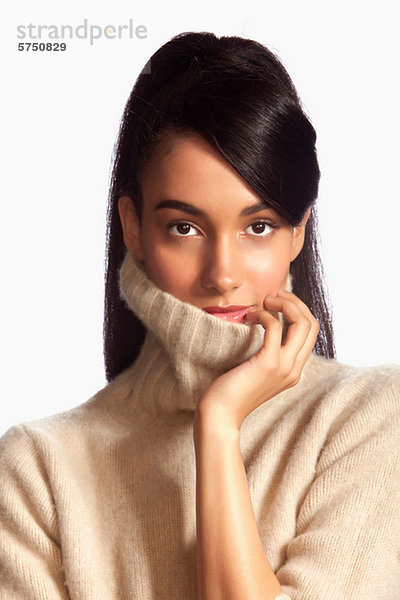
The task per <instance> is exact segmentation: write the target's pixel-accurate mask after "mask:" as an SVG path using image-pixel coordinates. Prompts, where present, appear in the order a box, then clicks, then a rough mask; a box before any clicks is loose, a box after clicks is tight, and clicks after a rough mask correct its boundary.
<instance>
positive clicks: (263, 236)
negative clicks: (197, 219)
mask: <svg viewBox="0 0 400 600" xmlns="http://www.w3.org/2000/svg"><path fill="white" fill-rule="evenodd" d="M260 223H262V224H264V225H267V226H268V227H270V228H271V229H272V230H274V229H277V227H278V226H277V225H276V224H275V223H273V222H272V221H269V220H268V219H258V220H257V221H254V223H250V225H248V226H247V227H246V229H248V228H249V227H254V225H258V224H260ZM177 225H189V226H190V227H192V228H193V229H197V227H195V225H192V223H190V222H189V221H173V222H172V223H169V225H167V227H166V229H167V231H168V232H169V233H172V232H171V230H172V228H173V227H175V226H177ZM271 233H272V231H269V232H268V233H263V234H260V235H257V234H250V235H252V237H256V238H261V239H264V238H267V237H268V236H270V235H271ZM172 235H174V236H175V237H179V238H184V237H193V236H192V235H184V234H176V233H172Z"/></svg>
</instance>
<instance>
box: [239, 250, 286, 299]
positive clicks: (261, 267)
mask: <svg viewBox="0 0 400 600" xmlns="http://www.w3.org/2000/svg"><path fill="white" fill-rule="evenodd" d="M254 258H255V259H254V260H253V261H251V264H248V271H247V272H248V273H249V274H250V275H249V277H250V278H251V279H252V282H253V286H254V288H255V289H257V291H258V293H259V296H260V297H261V296H263V297H264V296H267V295H274V294H276V293H277V292H278V291H279V290H283V289H286V282H287V276H288V273H289V268H290V253H289V252H282V249H281V250H280V251H277V252H269V253H268V254H265V255H264V256H263V257H260V256H259V257H254Z"/></svg>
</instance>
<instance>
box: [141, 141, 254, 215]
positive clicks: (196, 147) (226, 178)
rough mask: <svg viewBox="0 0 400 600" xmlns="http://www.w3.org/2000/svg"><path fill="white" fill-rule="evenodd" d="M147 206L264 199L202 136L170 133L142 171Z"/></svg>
mask: <svg viewBox="0 0 400 600" xmlns="http://www.w3.org/2000/svg"><path fill="white" fill-rule="evenodd" d="M141 183H142V195H143V202H144V207H145V206H146V205H147V206H149V205H150V206H151V205H154V204H155V203H156V202H158V201H160V200H163V199H176V200H181V201H185V202H191V203H195V204H197V205H199V206H200V207H204V208H207V207H208V208H209V209H210V208H211V207H214V208H217V207H220V208H223V207H225V208H227V207H231V208H233V206H234V205H237V206H238V208H241V209H242V208H243V207H244V206H246V205H248V204H252V203H254V202H260V200H261V199H260V197H259V196H258V195H257V194H256V193H255V192H254V190H252V188H251V187H250V186H249V184H248V183H247V182H246V181H245V179H244V178H243V177H241V176H240V175H239V173H237V171H235V169H234V168H233V167H232V165H230V164H229V162H228V161H227V160H226V159H225V158H224V157H223V156H222V154H221V153H220V152H219V151H218V150H217V149H216V148H215V147H214V146H212V145H211V144H210V143H209V142H207V141H206V140H205V139H204V138H203V137H202V136H201V135H199V134H197V133H192V132H187V133H186V132H185V133H170V134H168V135H166V136H165V137H164V138H162V139H161V140H160V142H159V143H158V144H157V146H156V148H155V150H154V151H153V153H152V155H151V157H150V159H149V161H148V162H147V163H146V166H145V168H144V170H143V174H142V182H141Z"/></svg>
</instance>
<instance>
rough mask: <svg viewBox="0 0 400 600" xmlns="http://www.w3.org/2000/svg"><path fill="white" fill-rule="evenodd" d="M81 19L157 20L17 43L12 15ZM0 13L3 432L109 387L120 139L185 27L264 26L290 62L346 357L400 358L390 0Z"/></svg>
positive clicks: (244, 31)
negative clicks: (139, 91)
mask: <svg viewBox="0 0 400 600" xmlns="http://www.w3.org/2000/svg"><path fill="white" fill-rule="evenodd" d="M85 18H86V19H88V23H89V25H90V24H96V25H99V26H102V27H105V26H106V25H114V26H117V25H119V24H121V25H122V24H128V22H129V19H132V20H133V22H134V25H135V26H136V25H140V24H142V25H145V26H146V27H147V31H148V35H147V39H146V40H139V39H127V38H126V37H125V39H120V40H119V39H114V40H112V39H104V38H103V39H102V40H99V41H96V42H95V43H94V44H93V45H90V44H89V41H87V40H71V41H69V40H66V42H67V46H68V47H67V51H66V52H64V53H60V52H58V53H55V52H53V53H51V52H40V53H39V52H36V53H33V52H18V51H17V42H18V41H19V40H17V36H16V33H17V32H16V27H17V25H28V24H29V23H33V24H36V25H38V24H47V25H51V24H53V25H54V24H55V25H61V24H70V25H72V26H73V27H76V26H78V25H80V24H82V23H83V20H84V19H85ZM2 22H3V23H4V22H6V23H7V27H3V36H2V40H1V43H2V45H3V46H4V47H3V49H2V55H3V56H5V57H6V58H7V65H6V69H5V70H3V83H4V84H5V85H3V92H2V94H1V101H2V111H1V113H2V142H3V144H2V146H3V149H2V156H3V159H2V164H3V167H5V168H4V171H3V177H2V184H3V193H2V204H1V206H2V211H1V212H2V219H1V223H2V225H1V260H2V264H1V280H2V281H1V283H2V286H1V290H2V291H1V301H2V305H1V340H2V357H1V366H2V372H1V378H2V379H1V380H2V388H3V393H2V402H1V406H2V409H1V416H0V434H1V433H2V432H3V431H5V430H6V429H7V428H8V427H10V426H11V425H13V424H15V423H18V422H21V421H26V420H30V419H36V418H40V417H43V416H47V415H50V414H54V413H56V412H60V411H62V410H66V409H69V408H72V407H73V406H76V405H77V404H80V403H81V402H84V401H85V400H87V399H88V398H89V397H90V396H92V395H93V394H94V393H95V392H96V391H97V390H98V389H100V388H101V387H103V385H104V384H105V379H104V374H103V354H102V309H103V260H104V239H105V210H106V201H107V187H108V178H109V168H110V162H111V154H112V149H113V144H114V141H115V138H116V134H117V128H118V124H119V119H120V117H121V114H122V110H123V106H124V104H125V102H126V100H127V97H128V95H129V92H130V90H131V87H132V85H133V83H134V81H135V79H136V77H137V75H138V73H139V71H140V69H141V68H142V66H143V65H144V63H145V62H146V60H147V59H148V58H149V57H150V55H151V54H152V53H153V52H154V51H155V50H156V49H157V48H158V47H159V46H160V45H161V44H163V43H164V42H166V41H167V40H168V39H170V38H171V37H172V36H173V35H175V34H176V33H179V32H181V31H189V30H192V31H203V30H205V31H213V32H214V33H216V34H217V35H224V34H225V35H240V36H243V37H250V38H254V39H256V40H258V41H260V42H261V43H263V44H265V45H266V46H268V47H269V48H271V49H272V50H273V51H275V52H276V53H277V54H278V56H279V57H280V58H281V59H282V61H283V63H284V64H285V66H286V67H287V69H288V71H289V73H290V74H291V76H292V78H293V80H294V83H295V85H296V86H297V89H298V91H299V94H300V97H301V98H302V100H303V103H304V105H305V107H306V110H307V112H308V114H309V116H310V118H311V120H312V122H313V124H314V126H315V128H316V130H317V134H318V152H319V161H320V167H321V170H322V179H321V186H320V197H319V213H320V222H321V235H322V239H323V250H324V258H325V266H326V271H327V276H328V283H329V287H330V292H331V299H332V303H333V306H334V314H335V325H336V339H337V350H338V358H339V360H341V361H343V362H348V363H352V364H357V365H371V364H378V363H387V362H392V363H393V362H400V351H399V348H398V346H399V342H398V340H399V338H400V326H399V315H398V313H399V301H398V298H399V276H398V266H397V261H398V255H399V251H398V248H399V232H398V229H399V181H398V173H399V152H398V144H399V133H400V131H399V106H400V98H399V85H398V63H399V41H398V31H397V29H398V26H397V23H398V19H397V7H396V3H395V2H388V1H381V2H379V3H375V4H374V3H365V2H361V1H353V2H347V3H345V2H343V1H339V2H320V1H319V2H318V1H307V0H305V1H302V2H298V1H297V0H292V1H281V2H277V1H276V0H274V1H271V0H264V1H262V0H259V1H255V0H250V1H249V0H247V1H246V2H237V3H234V2H229V3H228V2H226V1H222V2H219V3H217V2H216V1H215V0H213V1H212V2H211V1H209V0H207V1H206V2H202V3H184V2H178V1H176V0H170V1H169V2H163V3H160V5H159V4H157V3H156V2H155V1H154V0H149V1H147V2H146V3H134V2H118V1H114V2H112V3H106V4H105V5H104V6H100V5H99V4H98V3H94V2H92V3H85V2H84V1H81V2H77V3H75V4H74V3H71V2H68V3H67V2H64V3H55V2H53V1H52V2H50V1H48V2H45V1H43V0H37V1H36V2H34V3H33V2H28V1H27V0H22V1H21V0H19V2H18V3H15V5H14V6H13V7H11V6H10V7H9V9H8V18H7V20H6V21H4V19H2ZM4 30H6V32H7V34H8V37H7V34H6V33H5V32H4ZM45 41H46V40H45Z"/></svg>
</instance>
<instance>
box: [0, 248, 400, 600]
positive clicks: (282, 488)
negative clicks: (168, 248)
mask: <svg viewBox="0 0 400 600" xmlns="http://www.w3.org/2000/svg"><path fill="white" fill-rule="evenodd" d="M120 286H121V294H122V296H123V298H124V299H125V301H126V302H127V304H128V306H129V307H130V309H131V310H133V311H134V313H135V314H136V315H137V316H138V317H139V318H140V320H141V321H142V323H143V324H144V326H145V327H146V330H147V331H146V338H145V342H144V344H143V346H142V348H141V351H140V354H139V356H138V358H137V359H136V360H135V361H134V363H133V364H132V365H131V366H130V367H129V368H127V369H126V370H125V371H123V372H122V373H121V374H120V375H118V376H117V377H116V378H115V379H114V380H113V381H112V382H111V383H110V384H108V385H107V386H105V387H104V389H102V390H101V391H99V392H98V393H97V394H96V395H95V396H93V397H92V398H91V399H90V400H88V401H87V402H85V403H84V404H82V405H80V406H77V407H76V408H73V409H71V410H69V411H66V412H64V413H61V414H58V415H55V416H52V417H49V418H46V419H41V420H37V421H32V422H28V423H23V424H21V425H18V426H15V427H12V428H11V429H9V430H8V431H7V433H6V434H5V435H3V437H2V438H1V439H0V599H1V600H61V599H62V600H128V599H129V600H153V599H154V600H195V599H196V598H197V579H196V487H195V483H196V464H195V451H194V443H193V417H194V410H195V408H196V405H197V402H198V401H199V399H200V398H201V396H202V394H203V393H204V392H205V390H206V389H207V388H208V386H209V385H210V383H211V382H212V381H213V380H214V379H215V378H216V377H218V376H219V375H220V374H222V373H223V372H225V371H227V370H229V369H231V368H233V367H234V366H235V365H237V364H240V363H241V362H243V361H244V360H247V359H248V358H250V357H251V356H252V355H253V354H255V353H256V352H257V350H258V349H259V348H260V347H261V345H262V343H263V337H264V329H263V328H262V326H261V325H251V326H249V325H245V324H237V323H230V322H226V321H222V320H220V319H218V318H215V317H214V316H212V315H209V314H207V313H205V312H204V311H202V310H201V309H199V308H197V307H195V306H192V305H190V304H188V303H185V302H182V301H180V300H178V299H177V298H175V297H173V296H172V295H170V294H168V293H167V292H164V291H161V290H160V289H159V288H158V287H157V286H156V285H155V284H154V283H153V282H152V281H150V280H149V279H148V278H147V276H146V274H145V272H144V270H143V268H142V266H141V265H140V264H139V263H137V262H136V261H135V260H134V259H133V258H132V257H131V256H130V254H129V253H128V254H127V255H126V258H125V260H124V262H123V265H122V267H121V272H120ZM56 393H57V390H55V394H56ZM240 448H241V453H242V457H243V462H244V465H245V469H246V474H247V480H248V484H249V491H250V495H251V499H252V504H253V508H254V513H255V517H256V520H257V525H258V530H259V533H260V537H261V541H262V544H263V548H264V551H265V554H266V556H267V558H268V561H269V562H270V564H271V567H272V568H273V570H274V572H275V573H276V576H277V577H278V579H279V581H280V583H281V586H282V590H283V595H282V599H283V598H286V599H289V600H399V599H400V367H399V366H395V365H389V366H380V367H374V368H359V367H350V366H346V365H343V364H341V363H339V362H337V361H335V360H327V359H325V358H322V357H319V356H317V355H315V354H312V355H311V357H310V358H309V359H308V361H307V363H306V365H305V367H304V369H303V373H302V376H301V379H300V381H299V383H298V384H297V385H295V386H294V387H292V388H290V389H288V390H286V391H284V392H282V393H280V394H278V395H277V396H275V397H274V398H272V399H271V400H268V401H267V402H265V403H264V404H263V405H261V406H260V407H258V408H257V409H256V410H255V411H253V412H252V413H251V414H250V415H249V416H248V417H247V418H246V419H245V421H244V422H243V425H242V428H241V432H240ZM243 600H246V599H243ZM260 600H261V599H260Z"/></svg>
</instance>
